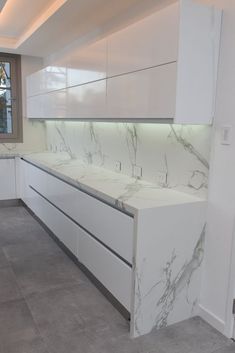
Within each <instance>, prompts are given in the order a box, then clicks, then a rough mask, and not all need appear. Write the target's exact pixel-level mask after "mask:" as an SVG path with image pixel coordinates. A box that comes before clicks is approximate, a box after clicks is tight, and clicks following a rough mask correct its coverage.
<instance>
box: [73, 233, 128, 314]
mask: <svg viewBox="0 0 235 353" xmlns="http://www.w3.org/2000/svg"><path fill="white" fill-rule="evenodd" d="M78 258H79V261H80V262H81V263H82V264H83V265H84V266H86V267H87V268H88V269H89V270H90V271H91V272H92V273H93V274H94V275H95V277H96V278H98V280H99V281H100V282H101V283H102V284H103V285H104V286H105V287H106V288H107V289H108V290H109V291H110V292H111V293H112V294H113V295H114V296H115V297H116V298H117V299H118V301H119V302H120V303H121V304H122V305H123V306H124V307H125V308H126V309H127V310H128V311H130V302H131V285H132V282H131V277H132V270H131V268H130V267H129V266H127V265H126V264H125V263H124V262H122V261H121V260H120V259H119V258H117V257H116V256H115V255H113V254H112V253H111V252H110V251H108V250H107V249H106V248H105V247H103V246H102V245H101V244H99V243H98V242H97V241H96V240H94V239H93V238H91V237H90V236H89V235H88V234H87V233H86V232H84V231H83V230H80V234H79V248H78Z"/></svg>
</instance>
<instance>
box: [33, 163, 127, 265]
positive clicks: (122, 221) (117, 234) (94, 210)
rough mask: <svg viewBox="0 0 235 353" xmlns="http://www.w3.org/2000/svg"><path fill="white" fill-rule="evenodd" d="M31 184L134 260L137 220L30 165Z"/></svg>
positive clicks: (123, 254)
mask: <svg viewBox="0 0 235 353" xmlns="http://www.w3.org/2000/svg"><path fill="white" fill-rule="evenodd" d="M29 170H30V173H29V184H31V185H32V186H33V187H34V188H35V189H36V190H37V191H39V192H40V193H42V195H43V196H45V197H46V198H47V199H49V200H50V201H51V202H52V203H53V204H55V205H56V206H57V207H58V208H60V209H61V210H62V211H64V212H65V213H66V214H67V215H69V216H70V217H71V218H73V219H74V220H75V221H76V222H77V223H79V224H80V225H81V226H82V227H84V228H85V229H87V230H88V231H89V232H91V233H92V234H93V235H94V236H96V237H97V238H99V240H101V241H102V242H103V243H105V244H106V245H107V246H108V247H110V248H111V249H112V250H114V251H115V252H117V253H118V254H119V255H120V256H121V257H123V258H124V259H125V260H127V261H128V262H129V263H132V253H133V219H132V218H131V217H130V216H128V215H126V214H124V213H122V212H120V211H118V210H116V209H114V208H113V207H111V206H108V205H106V204H105V203H103V202H101V201H99V200H97V199H95V198H94V197H92V196H89V195H87V194H86V193H84V192H82V191H80V190H77V189H76V188H74V187H72V186H70V185H68V184H66V183H65V182H63V181H61V180H59V179H57V178H55V177H53V176H52V175H50V174H48V173H45V172H43V171H42V170H40V169H38V168H37V167H34V166H31V165H29Z"/></svg>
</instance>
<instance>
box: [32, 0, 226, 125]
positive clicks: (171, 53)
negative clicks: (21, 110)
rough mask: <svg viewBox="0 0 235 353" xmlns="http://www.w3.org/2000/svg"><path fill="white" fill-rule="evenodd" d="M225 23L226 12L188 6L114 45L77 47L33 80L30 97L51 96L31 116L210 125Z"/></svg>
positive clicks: (137, 27) (152, 19)
mask: <svg viewBox="0 0 235 353" xmlns="http://www.w3.org/2000/svg"><path fill="white" fill-rule="evenodd" d="M199 22H200V26H198V23H199ZM220 25H221V11H219V10H215V9H214V8H213V7H212V6H205V5H202V4H197V3H196V2H195V1H194V0H180V1H177V2H176V3H174V4H172V5H170V6H167V7H166V8H165V9H162V10H161V11H158V12H156V13H155V14H153V15H151V16H148V17H147V18H145V19H143V20H142V21H138V22H137V23H135V24H133V25H131V26H129V27H127V28H125V29H124V30H121V31H119V32H117V33H114V34H112V35H110V36H109V37H108V38H106V39H103V40H100V41H97V42H95V43H93V44H91V45H89V46H87V47H85V48H82V49H80V50H79V49H77V48H72V49H71V51H69V50H68V52H67V53H66V54H64V56H62V57H61V59H60V60H57V61H56V62H55V63H54V65H53V66H48V67H47V68H45V69H43V70H42V71H40V72H38V73H35V74H33V75H32V77H30V78H28V90H27V91H28V96H32V95H35V94H36V95H37V94H43V98H36V99H33V100H32V99H29V100H28V105H29V106H28V115H27V116H28V117H30V118H37V117H39V116H40V117H42V118H45V119H50V118H63V119H66V118H68V119H87V118H93V119H102V120H105V119H107V118H108V119H119V118H122V119H132V118H134V119H164V118H168V119H172V121H173V119H174V122H175V123H184V124H185V123H187V124H210V123H211V122H212V118H213V116H214V109H215V93H216V78H217V66H218V57H219V42H220ZM169 62H170V63H171V64H170V63H169ZM172 62H174V63H172ZM157 65H160V66H157ZM150 68H151V69H150ZM131 72H132V73H131ZM115 75H121V76H115ZM113 76H114V77H113ZM92 81H93V82H92ZM71 86H72V87H71ZM41 101H42V102H43V103H42V102H41ZM34 110H36V111H35V112H34ZM37 110H38V111H37Z"/></svg>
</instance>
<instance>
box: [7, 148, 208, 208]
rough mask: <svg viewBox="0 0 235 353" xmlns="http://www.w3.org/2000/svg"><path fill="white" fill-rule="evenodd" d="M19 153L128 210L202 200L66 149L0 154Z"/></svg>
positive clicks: (203, 200)
mask: <svg viewBox="0 0 235 353" xmlns="http://www.w3.org/2000/svg"><path fill="white" fill-rule="evenodd" d="M14 156H17V157H23V158H24V159H25V160H26V161H28V162H31V163H33V164H35V165H36V166H38V167H40V168H42V169H43V170H45V171H47V172H49V173H51V174H53V175H55V176H58V177H59V178H61V179H62V180H65V181H67V182H68V183H70V184H72V185H74V186H76V187H78V188H79V189H81V190H84V191H86V192H88V193H90V194H92V195H94V196H96V197H98V198H99V199H102V200H104V201H106V202H108V203H110V204H112V205H114V206H116V207H118V208H119V209H121V210H125V211H126V212H129V213H131V214H136V212H137V211H140V210H144V209H147V208H155V207H164V206H170V205H177V204H185V203H193V202H205V199H203V198H198V197H196V196H194V195H190V194H186V193H183V192H180V191H176V190H173V189H166V188H160V187H158V186H156V185H154V184H152V183H149V182H146V181H143V180H136V179H135V178H131V177H129V176H126V175H123V174H120V173H115V172H112V171H110V170H107V169H104V168H100V167H96V166H94V165H87V164H86V163H84V162H83V161H81V160H78V159H71V158H70V156H69V155H68V154H67V153H51V152H40V153H30V152H21V153H16V154H13V153H10V154H0V158H6V157H8V158H9V157H14Z"/></svg>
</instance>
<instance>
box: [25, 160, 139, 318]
mask: <svg viewBox="0 0 235 353" xmlns="http://www.w3.org/2000/svg"><path fill="white" fill-rule="evenodd" d="M20 175H21V192H22V195H21V198H22V199H23V201H24V202H25V203H26V205H27V206H28V207H29V208H30V209H31V210H32V211H33V212H34V213H35V214H36V215H37V217H39V218H40V219H41V220H42V222H43V223H45V224H46V226H47V227H48V228H49V229H50V230H51V231H52V232H53V233H54V234H55V235H56V236H57V237H58V238H59V240H60V241H61V242H62V243H63V244H64V245H65V246H66V247H67V248H68V249H69V250H70V251H71V252H72V253H73V254H74V255H75V256H76V257H77V258H78V260H79V262H81V263H82V264H83V265H84V266H85V267H86V268H87V269H88V270H89V271H90V272H91V273H92V274H93V275H94V276H95V277H96V278H97V279H98V280H99V281H100V282H101V283H102V284H103V285H104V286H105V287H106V288H107V289H108V291H109V292H110V293H111V294H112V295H113V296H114V297H115V298H116V299H117V300H118V301H119V302H120V303H121V304H122V305H123V306H124V307H125V308H126V310H128V311H129V312H130V309H131V308H130V302H131V286H132V268H131V263H132V252H133V232H134V229H133V219H132V217H130V216H128V215H126V214H123V213H122V212H120V211H118V210H116V209H114V208H112V207H111V206H108V205H106V204H105V203H103V202H101V201H99V200H97V199H95V198H93V197H92V196H90V195H87V194H85V193H84V192H82V191H80V190H78V189H76V188H74V187H73V186H70V185H68V184H66V183H65V182H63V181H61V180H59V179H57V178H56V177H54V176H52V175H50V174H48V173H46V172H44V171H42V170H41V169H39V168H37V167H35V166H33V165H31V164H29V163H27V162H25V161H23V160H21V161H20ZM84 229H86V230H87V231H85V230H84ZM128 262H130V263H128Z"/></svg>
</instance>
